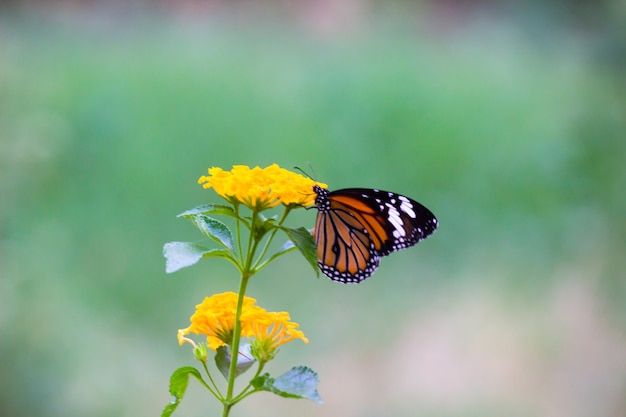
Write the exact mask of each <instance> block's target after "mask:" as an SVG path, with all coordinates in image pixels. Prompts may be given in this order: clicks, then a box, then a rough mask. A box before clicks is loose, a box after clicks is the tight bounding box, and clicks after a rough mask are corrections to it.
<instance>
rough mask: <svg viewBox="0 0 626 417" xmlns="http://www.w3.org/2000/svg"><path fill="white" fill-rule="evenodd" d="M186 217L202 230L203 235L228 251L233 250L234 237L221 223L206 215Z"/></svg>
mask: <svg viewBox="0 0 626 417" xmlns="http://www.w3.org/2000/svg"><path fill="white" fill-rule="evenodd" d="M185 217H186V218H187V219H188V220H189V221H191V222H192V223H193V224H194V225H195V226H196V227H197V228H198V229H200V231H201V232H202V234H203V235H205V236H207V237H210V238H211V239H213V240H214V241H216V242H217V243H219V244H221V245H223V246H225V247H227V248H228V249H232V248H233V235H232V234H231V232H230V229H229V228H228V226H226V225H225V224H224V223H222V222H221V221H219V220H217V219H214V218H212V217H209V216H206V215H204V214H193V215H189V216H185Z"/></svg>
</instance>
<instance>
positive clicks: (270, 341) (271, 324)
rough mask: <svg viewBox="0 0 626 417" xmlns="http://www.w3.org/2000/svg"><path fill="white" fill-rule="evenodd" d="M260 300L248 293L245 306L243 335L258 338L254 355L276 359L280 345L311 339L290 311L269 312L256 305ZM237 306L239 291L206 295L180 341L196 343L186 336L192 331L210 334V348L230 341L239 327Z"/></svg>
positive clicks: (266, 358)
mask: <svg viewBox="0 0 626 417" xmlns="http://www.w3.org/2000/svg"><path fill="white" fill-rule="evenodd" d="M255 302H256V300H255V299H254V298H250V297H244V300H243V307H242V310H241V318H240V321H241V336H242V337H248V338H254V341H253V342H252V349H253V355H254V356H255V357H256V358H257V359H259V360H261V359H262V360H264V361H268V360H270V359H273V357H274V355H275V353H276V348H277V347H278V346H280V345H282V344H285V343H287V342H289V341H291V340H294V339H302V340H303V341H304V342H305V343H308V342H309V341H308V339H307V338H306V337H304V333H302V331H300V330H297V328H298V323H294V322H290V321H289V319H290V318H289V313H287V312H284V311H283V312H268V311H266V310H265V309H264V308H262V307H259V306H256V305H254V304H255ZM236 309H237V294H235V293H234V292H225V293H223V294H215V295H212V296H211V297H206V298H205V299H204V300H203V301H202V303H201V304H198V305H197V306H196V312H195V313H194V314H193V315H192V316H191V319H190V321H191V325H190V326H189V327H187V328H186V329H180V330H178V343H180V344H181V345H182V344H183V343H185V342H188V343H191V344H192V345H193V346H194V347H195V346H196V344H195V343H194V342H193V340H191V339H188V338H187V337H186V336H187V335H188V334H189V333H195V334H203V335H205V336H206V337H207V344H208V346H209V348H211V349H213V350H216V349H217V348H218V347H220V346H223V345H230V344H231V342H232V339H233V330H234V328H235V314H236Z"/></svg>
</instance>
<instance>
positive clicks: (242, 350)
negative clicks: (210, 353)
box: [215, 343, 256, 380]
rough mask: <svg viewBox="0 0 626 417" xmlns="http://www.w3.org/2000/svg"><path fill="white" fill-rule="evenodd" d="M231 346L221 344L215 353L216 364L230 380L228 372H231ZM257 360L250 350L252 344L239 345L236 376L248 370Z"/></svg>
mask: <svg viewBox="0 0 626 417" xmlns="http://www.w3.org/2000/svg"><path fill="white" fill-rule="evenodd" d="M230 362H231V355H230V348H229V347H228V346H220V347H218V348H217V352H216V353H215V364H216V365H217V369H219V370H220V372H221V373H222V375H224V378H226V379H227V380H228V374H229V373H230ZM254 362H256V359H254V358H253V357H252V353H251V352H250V344H249V343H247V344H245V345H241V346H239V354H238V355H237V374H236V375H235V377H237V376H239V375H241V374H243V373H244V372H246V371H247V370H248V369H250V367H251V366H252V365H253V364H254Z"/></svg>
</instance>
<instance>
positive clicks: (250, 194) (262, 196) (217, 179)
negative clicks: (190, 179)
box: [198, 164, 328, 211]
mask: <svg viewBox="0 0 626 417" xmlns="http://www.w3.org/2000/svg"><path fill="white" fill-rule="evenodd" d="M198 184H202V186H203V187H204V188H213V189H214V190H215V192H216V193H217V194H219V195H220V196H222V197H223V198H225V199H226V200H228V201H229V202H231V203H233V204H236V203H242V204H244V205H245V206H246V207H249V208H250V209H253V210H254V209H256V210H259V211H261V210H265V209H267V208H271V207H276V206H277V205H279V204H284V205H286V206H311V205H313V204H314V203H315V193H314V192H313V186H314V185H316V184H317V185H319V186H320V187H323V188H328V186H327V185H326V184H323V183H318V182H316V181H313V180H312V179H310V178H306V177H304V176H302V175H300V174H297V173H295V172H291V171H288V170H286V169H284V168H281V167H279V166H278V165H276V164H272V165H270V166H268V167H266V168H259V167H258V166H257V167H254V168H252V169H251V168H250V167H248V166H245V165H235V166H233V168H232V170H230V171H224V170H223V169H222V168H217V167H213V168H209V175H203V176H201V177H200V178H199V179H198Z"/></svg>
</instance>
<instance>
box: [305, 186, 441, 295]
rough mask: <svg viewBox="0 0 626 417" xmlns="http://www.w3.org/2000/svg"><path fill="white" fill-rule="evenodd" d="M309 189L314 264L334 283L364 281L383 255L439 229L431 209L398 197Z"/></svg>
mask: <svg viewBox="0 0 626 417" xmlns="http://www.w3.org/2000/svg"><path fill="white" fill-rule="evenodd" d="M313 191H314V192H315V194H316V197H315V207H316V208H317V210H318V213H317V219H316V221H315V228H314V229H313V235H314V239H315V244H316V246H317V263H318V265H319V267H320V269H321V270H322V272H323V273H324V274H325V275H326V276H328V277H329V278H330V279H332V280H333V281H339V282H343V283H359V282H361V281H363V280H364V279H366V278H367V277H369V276H371V275H372V274H373V273H374V271H375V270H376V268H378V265H379V263H380V258H381V257H382V256H387V255H389V254H390V253H391V252H394V251H397V250H400V249H404V248H408V247H410V246H413V245H415V244H416V243H417V242H419V241H420V240H422V239H425V238H426V237H428V236H430V235H431V234H432V233H433V232H434V231H435V229H436V228H437V225H438V222H437V219H436V218H435V215H434V214H433V213H431V212H430V210H428V209H427V208H426V207H424V206H423V205H421V204H420V203H418V202H417V201H415V200H411V199H410V198H408V197H405V196H403V195H400V194H396V193H392V192H388V191H381V190H375V189H369V188H346V189H342V190H335V191H328V190H327V189H325V188H322V187H320V186H319V185H314V186H313Z"/></svg>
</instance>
